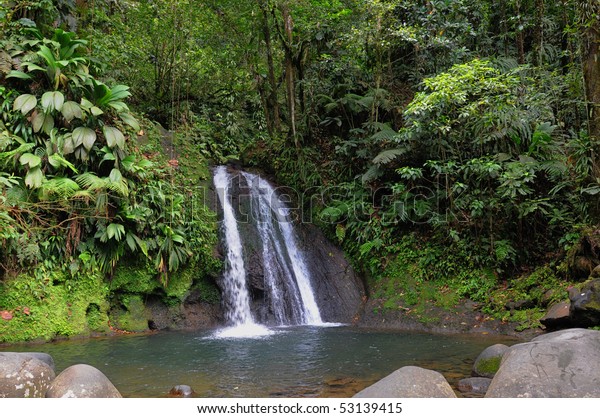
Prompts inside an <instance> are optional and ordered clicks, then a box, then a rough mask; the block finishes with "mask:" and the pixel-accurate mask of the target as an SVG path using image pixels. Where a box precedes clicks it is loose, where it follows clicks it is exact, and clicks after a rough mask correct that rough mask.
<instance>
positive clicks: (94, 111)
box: [90, 106, 104, 116]
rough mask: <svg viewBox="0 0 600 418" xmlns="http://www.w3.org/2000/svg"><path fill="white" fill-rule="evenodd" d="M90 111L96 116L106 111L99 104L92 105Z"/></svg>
mask: <svg viewBox="0 0 600 418" xmlns="http://www.w3.org/2000/svg"><path fill="white" fill-rule="evenodd" d="M90 111H91V112H92V115H94V116H100V115H101V114H103V113H104V112H103V111H102V109H100V108H99V107H97V106H92V107H91V108H90Z"/></svg>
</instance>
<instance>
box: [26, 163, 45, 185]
mask: <svg viewBox="0 0 600 418" xmlns="http://www.w3.org/2000/svg"><path fill="white" fill-rule="evenodd" d="M43 182H44V173H42V170H40V167H35V168H33V169H31V170H29V171H28V172H27V175H26V176H25V185H27V187H29V188H30V189H37V188H38V187H40V186H41V185H42V183H43Z"/></svg>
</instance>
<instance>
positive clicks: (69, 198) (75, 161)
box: [0, 2, 218, 340]
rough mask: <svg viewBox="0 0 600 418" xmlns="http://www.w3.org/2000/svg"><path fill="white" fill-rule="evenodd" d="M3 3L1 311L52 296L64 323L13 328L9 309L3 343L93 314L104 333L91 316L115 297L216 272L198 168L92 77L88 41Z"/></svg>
mask: <svg viewBox="0 0 600 418" xmlns="http://www.w3.org/2000/svg"><path fill="white" fill-rule="evenodd" d="M31 7H32V8H33V9H35V7H34V6H33V5H32V6H31ZM37 7H40V8H43V9H44V10H45V8H50V5H48V4H44V3H43V2H42V3H40V4H39V5H38V6H37ZM27 10H29V11H31V10H32V9H27ZM2 11H3V16H4V19H5V20H3V26H4V27H6V28H7V31H6V35H7V36H6V37H4V38H2V39H0V54H1V55H2V58H3V65H2V68H1V69H0V79H2V86H0V103H1V104H0V240H1V241H0V242H1V243H2V252H0V296H2V298H0V308H2V310H3V312H7V313H10V314H11V315H13V316H14V315H16V313H18V312H21V310H22V309H24V308H25V307H27V309H28V312H30V313H31V315H30V314H27V315H26V317H27V318H28V319H31V318H34V317H37V316H38V315H40V314H41V313H42V312H47V311H48V309H49V306H48V300H51V301H53V302H52V303H50V304H51V305H52V306H54V307H55V308H56V307H57V306H61V308H60V310H58V309H57V310H55V311H54V312H53V313H51V315H50V318H52V317H54V319H55V320H56V321H67V322H66V323H69V324H70V325H69V326H68V327H66V328H65V329H64V330H63V329H59V328H61V327H58V328H57V327H56V326H47V327H45V328H44V329H45V331H44V332H43V333H42V332H40V333H38V334H36V331H35V330H32V331H31V332H27V333H25V334H20V336H19V332H21V331H22V330H21V331H19V330H20V329H21V328H20V326H19V324H18V321H17V317H18V315H17V316H15V319H13V320H11V321H10V323H8V324H7V323H3V324H2V326H8V325H10V327H9V328H8V329H7V330H6V332H3V333H2V334H3V338H2V339H3V340H11V339H14V338H17V339H19V338H31V337H32V336H36V335H37V336H40V337H42V336H43V337H45V338H50V337H52V336H54V335H56V334H63V335H72V334H77V333H81V332H83V331H84V330H85V329H87V328H86V327H85V326H84V325H83V320H84V319H85V318H86V315H88V314H89V313H90V312H92V311H94V312H96V313H95V315H96V318H95V319H94V320H93V321H92V322H93V323H94V324H95V325H91V326H90V327H91V328H89V330H91V331H98V330H99V329H98V328H100V329H104V328H106V327H107V321H105V320H102V321H100V320H99V319H98V316H104V317H105V318H106V315H107V311H108V308H109V304H108V303H107V301H108V300H109V299H115V298H117V299H126V296H123V294H125V295H127V294H130V293H131V296H130V297H129V299H130V300H137V299H135V298H138V299H139V296H134V295H135V294H137V295H148V294H157V295H162V296H161V297H163V298H164V300H165V302H167V303H173V301H179V302H182V301H183V299H184V297H185V295H186V293H187V292H189V291H190V288H191V287H192V284H193V282H194V280H196V281H197V280H200V279H202V278H203V277H206V275H207V274H210V273H211V272H213V271H215V268H218V262H217V261H216V260H214V259H213V257H212V251H213V246H214V245H215V243H216V228H215V224H214V222H213V219H214V217H213V215H212V214H211V212H210V211H209V210H208V209H207V208H206V207H205V205H204V204H205V202H204V200H203V198H204V193H202V189H201V187H200V184H199V183H198V182H199V180H200V179H206V178H207V171H206V168H205V167H206V166H205V165H203V164H201V163H200V161H198V160H197V161H196V163H195V165H194V168H193V169H190V168H187V169H186V168H185V167H184V168H182V169H181V172H178V164H177V161H176V159H173V156H172V155H165V154H166V152H167V151H165V149H163V146H161V141H163V142H164V141H169V139H168V138H167V139H165V138H163V135H161V133H160V132H159V131H158V130H157V128H155V127H154V125H153V124H152V122H150V121H148V120H146V119H144V120H143V121H142V123H141V124H140V122H138V120H137V119H136V117H135V116H134V115H133V114H132V113H131V111H130V109H129V107H128V105H127V104H126V103H125V99H127V98H129V97H130V96H131V93H130V91H129V87H127V86H125V85H121V84H116V83H110V84H106V83H105V82H103V81H101V77H103V72H102V71H101V70H102V67H103V65H102V62H101V61H99V60H98V59H97V58H96V57H94V56H92V55H90V51H91V48H90V42H89V41H88V40H85V39H80V38H78V37H77V35H76V34H75V33H74V32H69V31H66V30H64V29H61V28H56V29H52V28H43V27H37V26H36V24H35V22H33V21H32V20H30V19H26V18H21V19H20V20H10V19H7V18H6V11H5V9H2ZM12 12H13V13H18V12H19V9H18V8H17V9H13V10H12ZM42 15H44V13H42ZM14 17H15V16H14V15H13V19H14ZM173 147H174V145H173V144H171V145H170V148H171V149H172V148H173ZM191 156H197V157H198V158H200V159H201V156H200V154H199V153H192V155H191ZM199 163H200V164H199ZM202 167H204V169H203V168H202ZM188 178H190V179H192V180H191V181H195V182H196V183H195V184H194V185H193V187H192V186H190V184H189V183H188ZM123 263H125V264H126V265H131V264H132V263H133V264H135V265H139V266H141V267H140V268H141V270H143V271H144V272H146V274H147V277H148V279H149V281H150V282H151V283H152V284H151V285H148V286H147V287H146V288H143V289H142V288H140V287H139V286H141V283H135V286H137V287H138V288H136V289H130V288H128V287H127V286H126V284H129V285H132V283H134V282H136V280H137V278H138V277H137V276H136V274H137V275H139V273H137V272H135V271H133V272H131V274H130V275H129V276H128V277H127V278H125V279H123V277H122V275H119V274H115V273H118V272H119V267H118V266H120V265H123ZM190 266H194V273H193V274H190V271H191V270H190V269H191V268H190ZM56 277H61V278H63V279H60V280H58V279H56ZM89 277H94V278H98V277H100V278H101V280H100V282H98V283H96V282H94V283H96V284H95V285H94V286H95V287H97V288H98V289H96V290H97V292H96V293H98V292H100V293H98V294H97V295H96V293H93V292H92V293H91V294H90V293H85V292H84V293H81V292H80V291H79V287H80V286H81V284H83V283H88V282H90V280H89ZM115 277H116V278H117V279H119V280H113V279H114V278H115ZM103 282H104V284H102V283H103ZM123 282H127V283H125V284H124V283H123ZM94 286H91V287H92V288H93V287H94ZM120 286H124V288H121V287H120ZM104 288H106V289H107V290H104V291H100V290H99V289H104ZM88 290H89V289H88ZM124 292H125V293H124ZM84 295H88V297H87V298H86V297H85V296H84ZM119 295H121V296H119ZM92 296H93V297H92ZM79 301H80V302H81V306H79V305H78V302H79ZM86 301H87V302H86ZM84 305H85V306H84ZM67 306H77V307H78V310H77V311H76V312H75V309H73V310H69V311H73V313H72V314H73V315H74V318H75V319H74V320H71V319H70V317H71V313H69V315H68V316H65V315H63V314H62V313H61V312H62V310H65V309H67V308H66V307H67ZM132 306H133V305H132ZM136 307H137V308H139V306H137V305H136ZM125 308H126V309H127V310H128V311H129V305H128V304H125ZM90 309H91V311H90ZM80 311H81V312H80ZM79 322H82V323H81V324H80V323H79ZM100 323H104V328H103V326H100V325H99V324H100ZM46 325H47V324H46ZM39 326H40V327H44V324H40V325H39ZM11 327H13V329H12V330H11ZM145 327H146V328H147V323H146V324H145ZM71 328H72V329H71ZM125 328H127V327H125ZM134 328H136V329H138V328H140V326H139V324H137V325H136V327H134ZM35 329H38V327H35Z"/></svg>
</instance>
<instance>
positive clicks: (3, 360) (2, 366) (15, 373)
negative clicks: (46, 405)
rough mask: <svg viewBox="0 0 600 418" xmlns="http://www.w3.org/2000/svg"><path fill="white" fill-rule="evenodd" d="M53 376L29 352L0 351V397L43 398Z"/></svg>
mask: <svg viewBox="0 0 600 418" xmlns="http://www.w3.org/2000/svg"><path fill="white" fill-rule="evenodd" d="M40 354H41V353H40ZM54 377H55V373H54V370H53V369H52V368H51V367H50V365H48V364H47V363H46V362H44V361H42V360H40V359H38V358H36V357H35V356H32V355H31V353H0V398H43V397H44V395H45V394H46V391H47V390H48V388H49V387H50V384H51V382H52V380H53V379H54Z"/></svg>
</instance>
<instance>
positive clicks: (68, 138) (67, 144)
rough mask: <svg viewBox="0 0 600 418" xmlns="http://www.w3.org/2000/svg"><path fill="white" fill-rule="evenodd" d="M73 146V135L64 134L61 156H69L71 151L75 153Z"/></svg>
mask: <svg viewBox="0 0 600 418" xmlns="http://www.w3.org/2000/svg"><path fill="white" fill-rule="evenodd" d="M75 148H76V147H75V144H74V143H73V135H72V134H66V135H65V136H64V142H63V147H62V154H63V155H69V154H71V153H72V152H73V151H75Z"/></svg>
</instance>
